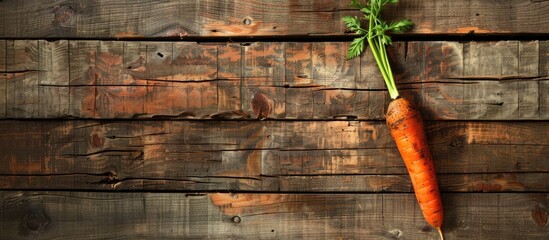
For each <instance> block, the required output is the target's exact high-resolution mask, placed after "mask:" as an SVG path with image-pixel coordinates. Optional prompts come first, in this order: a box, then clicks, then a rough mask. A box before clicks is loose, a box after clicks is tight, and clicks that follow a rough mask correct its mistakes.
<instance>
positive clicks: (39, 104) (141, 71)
mask: <svg viewBox="0 0 549 240" xmlns="http://www.w3.org/2000/svg"><path fill="white" fill-rule="evenodd" d="M5 43H6V44H7V50H6V53H5V54H6V56H7V57H6V59H7V62H6V63H5V68H6V70H5V71H4V74H3V75H4V77H5V78H6V81H4V83H5V87H4V88H5V89H6V91H7V93H8V94H9V96H7V97H6V110H5V112H6V116H5V117H6V118H36V117H40V118H54V117H69V116H70V117H77V118H98V119H102V118H107V119H111V118H151V117H169V118H195V119H204V118H216V119H219V118H229V119H234V118H255V117H257V116H258V115H257V114H258V113H256V112H255V111H254V108H255V109H256V110H258V109H259V108H258V107H259V106H264V107H265V108H266V109H268V110H269V112H265V113H262V114H263V115H265V116H262V117H263V118H265V117H267V118H275V119H333V118H346V117H350V118H358V119H383V116H384V113H385V107H386V105H387V101H388V97H387V93H386V92H385V87H384V85H383V81H382V80H381V78H380V74H379V70H377V67H376V65H375V63H374V61H373V59H372V57H371V56H370V55H369V54H365V55H363V57H362V58H360V59H354V60H352V61H347V60H345V49H346V48H347V45H348V43H346V42H322V43H320V42H318V43H307V42H304V43H301V42H300V43H287V42H274V43H263V42H258V43H253V44H250V45H245V46H241V45H239V44H197V43H189V42H186V43H177V42H105V41H56V42H45V41H36V40H33V41H19V40H7V41H5ZM546 46H547V42H546V41H531V42H530V41H501V42H482V43H477V42H469V43H457V42H405V43H397V44H395V46H394V47H393V48H391V49H390V55H391V57H392V59H393V62H394V64H393V66H394V68H395V75H396V78H397V82H398V83H399V85H400V89H401V93H402V95H405V96H407V97H409V98H411V99H413V100H414V101H415V102H416V103H417V104H418V105H419V106H420V108H421V109H422V111H423V113H424V117H425V118H426V119H463V120H476V119H482V120H515V119H529V120H544V119H548V118H547V114H546V112H547V111H546V110H545V109H547V104H548V103H547V98H546V97H545V96H546V95H547V87H546V85H547V84H546V81H545V80H546V79H547V76H548V72H549V70H547V68H548V66H549V64H548V63H549V60H548V59H549V55H547V54H545V53H546V52H547V47H546ZM254 105H255V106H254Z"/></svg>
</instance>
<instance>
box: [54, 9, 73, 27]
mask: <svg viewBox="0 0 549 240" xmlns="http://www.w3.org/2000/svg"><path fill="white" fill-rule="evenodd" d="M75 15H76V11H74V9H73V8H71V7H69V6H57V7H55V8H54V18H53V23H54V24H57V25H58V26H61V27H70V26H73V25H75V23H76V19H75V17H74V16H75Z"/></svg>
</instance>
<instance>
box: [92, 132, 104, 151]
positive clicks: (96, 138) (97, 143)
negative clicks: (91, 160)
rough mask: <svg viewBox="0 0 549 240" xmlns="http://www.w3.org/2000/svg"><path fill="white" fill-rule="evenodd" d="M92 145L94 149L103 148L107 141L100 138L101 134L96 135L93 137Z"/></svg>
mask: <svg viewBox="0 0 549 240" xmlns="http://www.w3.org/2000/svg"><path fill="white" fill-rule="evenodd" d="M90 143H91V145H92V147H94V148H101V147H103V144H105V139H104V138H102V137H100V136H99V134H97V133H94V134H92V135H91V138H90Z"/></svg>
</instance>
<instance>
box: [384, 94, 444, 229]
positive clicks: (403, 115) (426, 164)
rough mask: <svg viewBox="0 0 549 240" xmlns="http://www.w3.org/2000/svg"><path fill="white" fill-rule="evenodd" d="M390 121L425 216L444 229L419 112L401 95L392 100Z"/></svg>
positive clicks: (433, 171) (388, 114) (439, 199)
mask: <svg viewBox="0 0 549 240" xmlns="http://www.w3.org/2000/svg"><path fill="white" fill-rule="evenodd" d="M386 121H387V126H388V127H389V129H390V131H391V135H392V136H393V139H394V140H395V142H396V145H397V148H398V150H399V152H400V155H401V156H402V159H403V160H404V163H405V164H406V168H407V169H408V173H409V174H410V179H411V180H412V185H413V186H414V192H415V194H416V198H417V200H418V202H419V206H420V207H421V211H422V212H423V216H424V217H425V220H427V222H428V223H429V224H431V225H432V226H433V227H435V228H436V229H437V230H438V231H441V226H442V220H443V218H444V213H443V209H442V200H441V198H440V193H439V190H438V184H437V177H436V175H435V165H434V164H433V160H432V157H431V152H430V151H429V146H428V144H427V138H426V136H425V130H424V128H423V120H422V118H421V115H420V113H419V111H418V110H417V109H416V108H415V107H414V106H413V105H412V104H411V103H410V102H409V101H408V100H407V99H405V98H402V97H401V98H397V99H394V100H392V101H391V102H390V103H389V107H388V109H387V116H386Z"/></svg>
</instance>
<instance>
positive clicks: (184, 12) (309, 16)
mask: <svg viewBox="0 0 549 240" xmlns="http://www.w3.org/2000/svg"><path fill="white" fill-rule="evenodd" d="M348 3H349V2H348V1H334V0H312V1H300V2H295V1H287V0H279V1H274V2H273V1H267V0H255V1H243V0H234V1H225V2H222V3H219V2H218V1H190V0H186V1H176V0H169V1H163V2H157V1H152V0H147V1H142V2H140V4H134V2H132V1H129V0H124V1H117V2H110V1H98V2H82V1H75V0H71V1H64V2H49V3H43V2H42V1H37V0H32V1H24V2H22V1H16V0H4V1H2V2H0V16H2V17H1V18H0V36H3V37H8V38H45V37H62V38H135V37H187V36H195V37H196V36H199V37H209V36H273V35H276V36H284V35H287V36H288V35H291V36H296V35H298V36H309V35H344V34H345V31H346V29H345V27H344V24H343V23H342V21H341V17H342V16H345V15H361V14H359V12H358V11H356V10H353V9H351V8H350V7H349V6H348ZM548 9H549V3H547V2H546V1H529V0H504V1H498V2H497V4H496V3H493V2H487V1H482V0H472V1H455V0H443V1H437V2H435V3H432V2H425V1H422V0H409V1H402V2H401V3H399V5H398V6H396V7H393V8H389V9H388V11H387V13H386V15H387V19H389V20H393V19H397V18H402V17H406V18H409V19H411V20H412V21H413V22H414V23H415V25H416V27H415V28H414V29H413V31H412V32H411V34H445V33H455V34H469V33H477V34H485V33H548V31H547V28H546V27H545V26H547V24H549V20H547V19H549V15H548V12H549V11H547V10H548ZM281 16H284V17H281Z"/></svg>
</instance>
